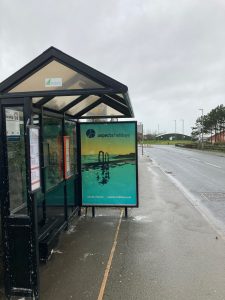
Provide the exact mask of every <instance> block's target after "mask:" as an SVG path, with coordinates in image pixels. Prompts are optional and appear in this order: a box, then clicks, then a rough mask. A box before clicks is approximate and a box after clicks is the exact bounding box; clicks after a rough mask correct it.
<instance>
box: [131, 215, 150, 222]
mask: <svg viewBox="0 0 225 300" xmlns="http://www.w3.org/2000/svg"><path fill="white" fill-rule="evenodd" d="M132 221H136V222H146V223H152V222H153V221H152V220H151V219H149V218H148V217H146V216H135V217H133V218H132Z"/></svg>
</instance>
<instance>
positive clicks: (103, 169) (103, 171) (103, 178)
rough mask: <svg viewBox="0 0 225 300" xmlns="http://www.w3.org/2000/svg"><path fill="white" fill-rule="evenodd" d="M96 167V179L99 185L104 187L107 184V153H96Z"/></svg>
mask: <svg viewBox="0 0 225 300" xmlns="http://www.w3.org/2000/svg"><path fill="white" fill-rule="evenodd" d="M98 166H99V169H100V170H99V171H98V172H97V176H96V179H97V181H98V183H99V184H101V185H104V184H107V183H108V182H109V179H110V174H109V154H108V152H104V151H99V152H98Z"/></svg>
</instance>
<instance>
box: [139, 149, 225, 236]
mask: <svg viewBox="0 0 225 300" xmlns="http://www.w3.org/2000/svg"><path fill="white" fill-rule="evenodd" d="M145 154H146V155H148V156H149V157H150V158H151V159H152V160H153V161H154V162H155V163H156V164H158V166H160V168H161V169H162V170H163V171H164V172H165V173H167V174H168V176H170V177H171V180H173V181H174V183H175V184H177V186H178V187H179V188H180V189H181V190H182V191H183V192H184V193H186V194H187V195H188V197H189V199H190V201H191V202H192V203H193V204H194V205H196V206H198V207H199V208H200V209H201V210H202V212H203V213H204V214H205V215H206V216H207V217H208V218H209V219H210V221H211V222H212V223H214V224H215V226H216V227H217V229H218V230H219V231H221V233H222V234H224V235H225V154H221V153H213V152H205V151H203V152H202V151H196V150H189V149H183V148H177V147H175V146H153V147H151V148H147V149H145Z"/></svg>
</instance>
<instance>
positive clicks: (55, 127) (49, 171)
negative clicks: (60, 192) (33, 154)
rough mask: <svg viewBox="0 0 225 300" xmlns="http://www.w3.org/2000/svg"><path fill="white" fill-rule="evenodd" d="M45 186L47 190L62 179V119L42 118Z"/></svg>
mask: <svg viewBox="0 0 225 300" xmlns="http://www.w3.org/2000/svg"><path fill="white" fill-rule="evenodd" d="M43 136H44V143H43V150H44V171H45V188H46V190H49V189H51V188H53V187H54V186H56V185H57V184H58V183H59V182H61V181H62V180H63V151H62V120H61V119H57V118H52V117H46V116H45V117H44V119H43Z"/></svg>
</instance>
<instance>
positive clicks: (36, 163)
mask: <svg viewBox="0 0 225 300" xmlns="http://www.w3.org/2000/svg"><path fill="white" fill-rule="evenodd" d="M29 130H30V131H29V136H30V174H31V191H32V192H33V191H35V190H37V189H39V188H40V156H39V129H38V128H35V127H30V128H29Z"/></svg>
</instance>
